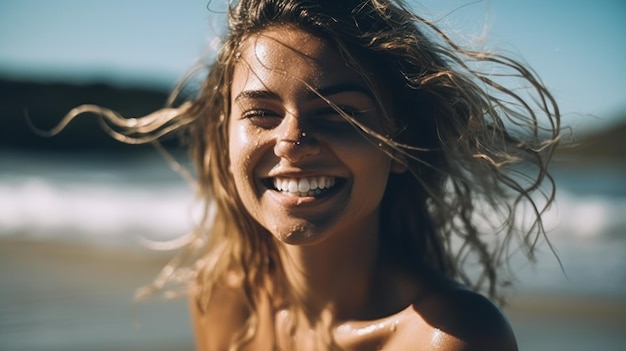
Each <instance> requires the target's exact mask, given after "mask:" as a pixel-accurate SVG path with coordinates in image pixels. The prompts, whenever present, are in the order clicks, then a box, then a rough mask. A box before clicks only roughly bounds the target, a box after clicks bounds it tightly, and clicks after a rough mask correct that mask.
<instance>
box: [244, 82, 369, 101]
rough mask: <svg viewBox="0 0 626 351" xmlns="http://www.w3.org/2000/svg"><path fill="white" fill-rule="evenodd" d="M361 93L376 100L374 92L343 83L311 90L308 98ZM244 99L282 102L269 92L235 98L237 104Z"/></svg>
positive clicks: (250, 93) (249, 91)
mask: <svg viewBox="0 0 626 351" xmlns="http://www.w3.org/2000/svg"><path fill="white" fill-rule="evenodd" d="M353 92H354V93H361V94H364V95H367V97H369V98H370V99H374V96H373V94H372V92H371V91H370V90H369V89H367V88H366V87H364V86H361V85H358V84H354V83H342V84H335V85H330V86H327V87H323V88H319V89H316V90H315V91H313V90H309V91H308V93H307V97H308V98H309V99H314V98H319V96H318V94H319V95H321V96H324V97H328V96H331V95H336V94H340V93H353ZM243 99H259V100H280V96H278V94H276V93H274V92H272V91H269V90H244V91H242V92H241V93H239V94H238V95H237V96H236V97H235V102H237V101H239V100H243Z"/></svg>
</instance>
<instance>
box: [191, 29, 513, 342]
mask: <svg viewBox="0 0 626 351" xmlns="http://www.w3.org/2000/svg"><path fill="white" fill-rule="evenodd" d="M240 50H241V55H240V58H239V61H238V62H237V64H236V66H235V70H234V76H233V83H232V87H231V101H230V103H231V114H230V116H229V147H228V152H229V157H230V170H229V171H230V172H231V174H232V176H233V179H234V181H235V185H236V188H237V191H238V195H239V197H240V198H241V200H242V202H243V204H244V205H245V207H246V210H247V211H248V212H249V214H250V215H251V216H252V217H253V218H254V219H255V220H257V221H258V222H259V223H260V224H261V225H262V226H263V227H265V228H266V229H267V230H268V231H269V232H270V233H271V234H272V235H273V236H274V237H275V239H276V241H277V243H278V244H279V247H280V250H281V251H280V254H281V259H282V261H283V265H284V266H285V271H286V272H285V273H286V275H287V278H288V279H289V280H290V284H291V286H292V287H293V289H294V290H295V294H296V295H297V296H298V297H299V298H300V300H301V301H304V303H305V304H306V307H307V310H309V311H316V312H317V313H319V314H320V315H322V314H323V313H325V312H328V311H332V314H333V315H332V323H331V324H332V326H333V328H332V330H331V333H332V334H333V337H334V340H335V341H336V343H337V345H338V346H339V347H340V348H341V349H342V350H456V351H460V350H503V351H506V350H516V347H515V340H514V337H513V335H512V333H511V331H510V328H509V327H508V324H507V322H506V319H505V318H504V317H503V316H502V314H501V313H500V311H499V310H498V309H497V308H496V307H495V306H493V304H491V302H489V301H488V300H487V299H486V298H484V297H482V296H480V295H478V294H476V293H473V292H471V291H468V290H465V289H463V288H461V287H459V286H457V285H455V284H453V283H451V282H449V281H446V280H445V279H434V280H433V279H429V278H428V279H427V278H425V277H424V278H420V277H414V276H411V277H408V276H407V275H405V274H403V273H402V272H398V271H395V270H393V269H390V268H389V267H381V265H380V264H379V262H378V257H377V252H378V250H377V248H378V247H377V244H378V240H377V238H378V235H379V232H378V231H379V227H378V220H379V218H378V216H379V211H378V210H379V206H380V201H381V198H382V196H383V194H384V191H385V186H386V184H387V179H388V176H389V174H390V173H391V172H402V171H403V166H402V165H400V164H398V163H396V162H395V161H393V160H392V159H391V158H390V157H389V156H388V155H387V154H386V153H385V152H383V151H382V150H381V149H380V148H378V147H377V146H375V145H374V144H373V143H372V142H371V141H369V140H367V139H366V138H364V137H363V135H362V134H360V133H359V132H357V131H356V130H355V128H354V127H353V126H352V125H351V124H349V123H348V122H346V121H345V119H344V118H343V117H342V116H340V115H339V114H338V113H337V112H336V111H335V110H333V109H332V108H330V107H329V104H328V103H327V102H326V101H324V99H322V98H320V97H319V96H318V95H316V94H315V93H314V92H313V90H316V91H317V92H319V93H320V94H321V95H322V96H324V97H325V98H326V99H328V100H330V101H331V102H332V103H333V104H335V105H337V106H339V107H340V108H342V109H343V110H344V111H345V112H347V113H349V114H351V115H352V116H354V117H355V118H356V119H358V120H359V122H361V123H364V124H366V125H368V126H369V127H371V128H373V129H375V130H376V129H378V128H380V121H379V116H380V114H381V107H380V106H379V105H378V104H377V103H376V100H375V99H374V98H373V96H372V94H371V93H370V92H369V90H368V89H366V88H365V83H364V82H363V81H362V79H361V77H360V76H359V75H358V74H356V73H355V72H354V71H352V70H350V69H348V68H347V67H346V65H345V63H344V62H345V61H344V60H343V59H342V58H341V56H340V55H339V53H338V51H337V50H336V49H334V48H333V47H332V46H330V45H328V43H326V42H325V41H324V40H322V39H320V38H318V37H316V36H313V35H311V34H309V33H307V32H304V31H302V30H300V29H297V28H294V27H291V26H277V27H270V28H267V29H265V30H263V31H261V32H260V33H256V34H252V35H250V36H249V37H248V38H247V39H246V40H244V42H243V43H242V45H241V46H240ZM311 88H313V90H312V89H311ZM262 296H263V299H262V301H261V303H260V305H259V306H258V310H257V312H258V316H259V327H258V330H257V333H256V335H255V337H254V339H253V340H252V342H251V343H250V344H249V345H247V348H246V349H247V350H270V349H273V345H279V347H280V349H283V350H292V349H294V348H295V347H297V349H298V350H307V351H308V350H317V346H316V345H319V343H318V341H319V340H316V338H317V336H316V335H315V334H314V333H311V330H310V329H309V326H307V325H305V324H300V325H299V328H298V329H297V330H296V331H295V335H294V336H293V337H292V336H290V335H289V333H288V331H287V330H286V329H287V326H286V325H287V323H286V322H285V321H286V320H288V319H289V318H294V316H290V315H289V313H288V312H286V311H285V310H283V309H282V308H281V307H280V306H277V305H276V304H275V303H274V302H273V301H272V299H271V293H269V292H267V294H262ZM192 313H193V319H194V325H195V328H196V336H197V342H198V349H199V350H225V349H227V345H228V344H229V342H230V339H231V337H232V335H235V334H236V333H237V332H239V330H240V328H241V327H242V326H243V324H244V322H245V320H246V318H247V316H248V315H249V312H248V311H247V309H246V302H245V298H244V295H243V293H242V291H241V288H240V286H239V284H238V283H236V279H235V280H232V281H230V282H229V283H225V284H223V285H218V287H217V288H216V289H215V291H214V293H213V295H212V300H211V302H210V304H209V306H208V309H207V313H206V314H201V313H200V312H199V311H198V310H197V309H196V308H195V306H193V304H192Z"/></svg>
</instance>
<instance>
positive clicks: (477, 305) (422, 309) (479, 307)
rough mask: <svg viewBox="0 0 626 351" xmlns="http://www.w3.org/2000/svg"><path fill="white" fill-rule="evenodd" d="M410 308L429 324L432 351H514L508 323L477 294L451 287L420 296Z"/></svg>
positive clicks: (512, 336) (498, 309) (513, 337)
mask: <svg viewBox="0 0 626 351" xmlns="http://www.w3.org/2000/svg"><path fill="white" fill-rule="evenodd" d="M413 308H414V312H416V314H417V315H419V317H420V319H421V320H422V321H423V322H425V323H426V324H427V325H428V332H427V333H428V334H429V338H428V339H429V340H430V344H431V347H432V349H433V350H445V351H473V350H480V351H491V350H493V351H496V350H497V351H516V350H517V343H516V341H515V336H514V334H513V331H512V329H511V326H510V324H509V322H508V320H507V319H506V317H505V316H504V314H503V313H502V311H501V310H500V308H498V307H497V306H496V305H495V304H494V303H493V302H492V301H490V300H489V299H488V298H486V297H485V296H483V295H481V294H479V293H476V292H474V291H471V290H468V289H465V288H463V287H460V286H457V285H452V284H450V285H447V286H445V287H441V288H437V289H436V290H433V291H432V292H430V293H428V294H427V295H426V296H423V297H422V298H420V299H419V300H418V301H417V302H416V303H415V304H414V305H413Z"/></svg>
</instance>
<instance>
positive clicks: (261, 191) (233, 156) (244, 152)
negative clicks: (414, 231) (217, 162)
mask: <svg viewBox="0 0 626 351" xmlns="http://www.w3.org/2000/svg"><path fill="white" fill-rule="evenodd" d="M290 39H291V40H290ZM294 39H295V40H294ZM296 40H297V41H296ZM241 53H242V55H241V58H240V63H239V64H237V66H236V67H235V72H234V77H233V85H232V91H231V93H232V95H231V106H232V111H231V115H230V130H229V131H230V133H229V135H230V140H229V154H230V162H231V172H232V174H233V177H234V180H235V184H236V186H237V191H238V193H239V196H240V198H241V199H242V201H243V203H244V205H245V207H246V209H247V210H248V211H249V212H250V214H251V215H252V216H253V217H254V218H255V219H256V220H257V221H258V222H259V223H260V224H261V225H262V226H264V227H265V228H266V229H268V230H269V231H270V232H271V233H272V234H273V235H274V236H276V238H277V239H279V240H280V241H283V242H285V243H289V244H298V245H302V244H313V243H316V242H319V241H320V240H324V239H325V238H326V237H329V236H333V235H342V233H347V232H359V233H364V232H368V231H372V230H376V229H377V225H376V224H377V220H378V206H379V203H380V200H381V198H382V195H383V193H384V190H385V186H386V184H387V177H388V175H389V172H390V171H391V169H392V161H391V159H390V158H389V156H387V155H386V154H385V153H384V152H383V151H382V150H380V149H379V148H378V147H376V146H375V145H374V144H373V143H372V142H371V141H369V140H366V139H365V138H364V137H363V136H362V135H361V134H360V133H358V132H357V131H356V130H355V128H354V127H353V126H352V125H351V124H349V123H348V122H347V121H346V120H345V119H344V118H343V117H342V116H341V115H339V113H338V112H337V111H335V110H334V109H333V108H332V107H331V106H329V104H328V103H327V102H326V101H324V100H323V99H321V98H320V97H319V96H318V95H316V94H315V93H314V92H313V91H312V90H311V89H310V88H313V89H315V90H316V91H317V92H319V93H321V94H322V95H323V96H324V97H325V98H327V99H328V100H330V101H331V102H332V103H334V104H335V105H337V106H338V107H340V108H341V109H342V110H344V111H346V112H347V113H350V114H351V115H353V116H354V117H355V118H357V119H358V120H359V121H360V122H362V123H365V124H366V125H369V126H371V127H377V124H378V114H379V111H380V109H379V108H378V106H377V104H376V102H375V100H374V98H373V97H372V95H371V94H370V93H369V90H368V89H367V88H366V87H365V83H364V82H363V81H362V79H361V78H360V77H359V76H358V75H357V74H356V73H355V72H354V71H352V70H350V69H348V68H347V67H346V66H345V64H343V62H344V60H342V58H341V57H340V56H339V53H338V52H336V51H335V50H333V49H331V48H330V47H328V46H327V45H325V44H324V43H323V42H321V41H320V40H319V39H317V38H315V37H313V36H310V35H300V36H298V38H297V39H296V38H295V37H294V36H290V37H287V38H286V37H285V36H284V35H280V34H279V33H277V32H276V31H266V32H263V33H261V34H258V35H254V36H252V37H251V38H249V39H248V40H247V41H246V42H245V43H244V44H243V46H242V51H241ZM307 85H308V86H307ZM311 183H313V186H316V185H317V188H316V189H311V185H312V184H311ZM279 187H280V188H281V189H277V188H279Z"/></svg>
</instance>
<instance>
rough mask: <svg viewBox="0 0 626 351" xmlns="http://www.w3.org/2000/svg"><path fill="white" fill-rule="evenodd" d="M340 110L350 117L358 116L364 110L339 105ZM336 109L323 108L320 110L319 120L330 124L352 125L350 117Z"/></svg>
mask: <svg viewBox="0 0 626 351" xmlns="http://www.w3.org/2000/svg"><path fill="white" fill-rule="evenodd" d="M339 111H342V112H343V113H345V114H347V115H348V116H350V117H357V116H358V115H359V114H362V113H363V112H362V111H359V110H357V109H355V108H351V107H346V106H339ZM339 111H337V110H336V109H334V108H332V107H329V108H326V109H323V110H320V111H318V113H317V114H316V115H317V118H316V119H317V120H318V121H319V122H320V123H322V124H329V125H338V126H340V125H343V126H349V127H352V126H351V122H350V120H349V119H348V118H346V117H345V116H344V115H343V114H342V113H340V112H339Z"/></svg>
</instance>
